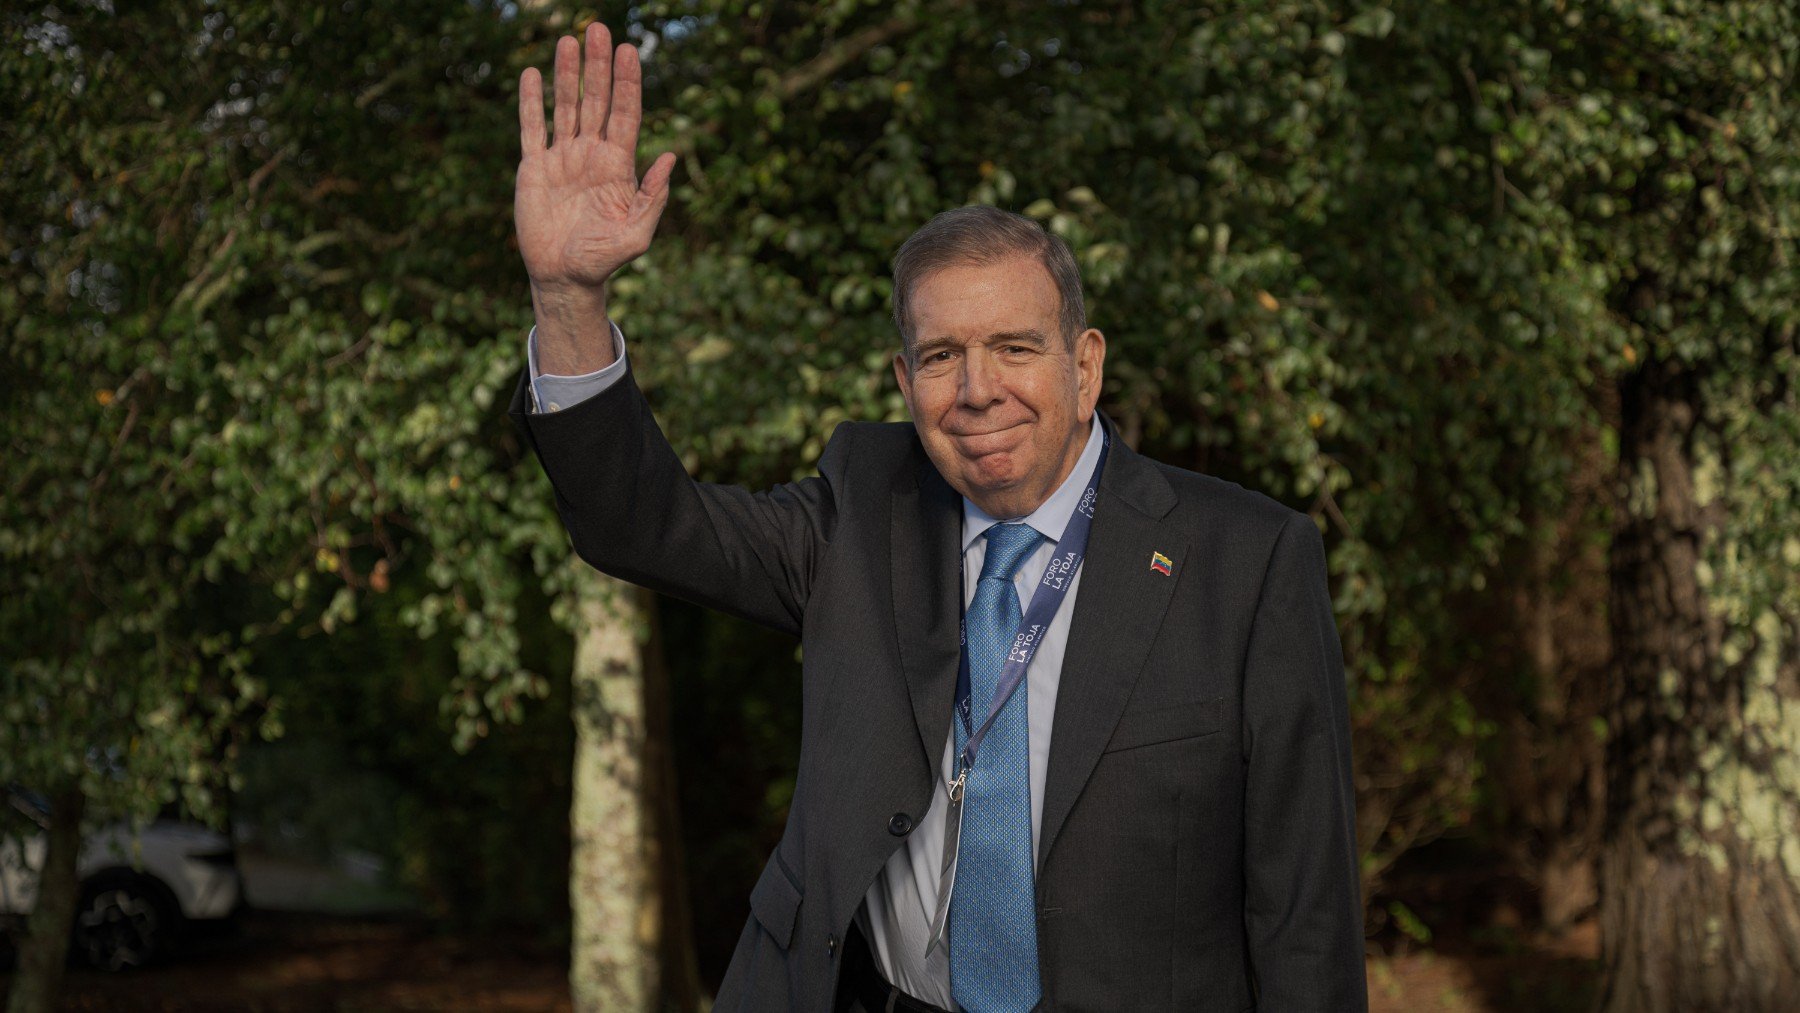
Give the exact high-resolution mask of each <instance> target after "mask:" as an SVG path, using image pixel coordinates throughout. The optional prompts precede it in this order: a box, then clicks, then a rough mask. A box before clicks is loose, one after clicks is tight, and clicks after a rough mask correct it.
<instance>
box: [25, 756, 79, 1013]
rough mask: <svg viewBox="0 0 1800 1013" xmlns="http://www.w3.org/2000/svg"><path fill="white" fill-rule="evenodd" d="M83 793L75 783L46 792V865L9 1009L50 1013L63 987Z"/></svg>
mask: <svg viewBox="0 0 1800 1013" xmlns="http://www.w3.org/2000/svg"><path fill="white" fill-rule="evenodd" d="M86 804H87V799H86V798H85V797H84V796H83V795H82V794H81V789H80V788H79V787H70V788H67V789H64V790H62V791H57V792H55V793H53V794H52V795H51V796H50V830H49V833H48V835H47V839H46V840H45V842H44V844H45V847H44V867H43V868H42V869H41V870H39V872H38V883H37V901H36V903H35V904H34V905H33V906H32V909H31V919H30V921H29V922H28V923H27V924H26V927H25V938H24V940H23V942H22V943H21V944H20V946H19V971H18V974H17V975H15V976H14V978H13V985H12V992H11V994H9V995H8V996H7V1001H6V1009H7V1013H50V1010H52V1009H54V1008H55V1007H56V997H57V994H58V993H59V992H60V991H61V990H62V977H63V965H64V963H65V962H66V961H67V960H68V956H69V933H70V930H71V929H72V928H73V926H74V923H75V902H76V899H77V894H78V892H79V887H80V880H79V878H78V877H77V875H76V869H77V863H78V861H79V860H80V857H81V814H82V810H83V809H84V808H85V807H86Z"/></svg>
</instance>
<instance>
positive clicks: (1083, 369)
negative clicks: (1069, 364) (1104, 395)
mask: <svg viewBox="0 0 1800 1013" xmlns="http://www.w3.org/2000/svg"><path fill="white" fill-rule="evenodd" d="M1105 373H1106V335H1104V334H1102V333H1100V330H1099V329H1098V328H1095V327H1090V328H1088V329H1087V330H1085V331H1082V332H1081V333H1080V334H1079V335H1077V336H1076V338H1075V394H1076V398H1077V401H1078V403H1079V404H1080V406H1081V421H1083V422H1086V421H1087V420H1089V419H1091V418H1093V417H1094V406H1095V405H1097V404H1099V403H1100V384H1101V381H1102V380H1103V379H1104V378H1105Z"/></svg>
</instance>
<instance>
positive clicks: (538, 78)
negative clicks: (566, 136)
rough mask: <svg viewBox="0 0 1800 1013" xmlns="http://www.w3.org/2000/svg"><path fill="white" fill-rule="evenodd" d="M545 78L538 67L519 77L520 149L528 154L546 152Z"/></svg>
mask: <svg viewBox="0 0 1800 1013" xmlns="http://www.w3.org/2000/svg"><path fill="white" fill-rule="evenodd" d="M544 144H545V141H544V78H543V75H541V74H539V73H538V69H537V68H536V67H526V68H525V72H524V73H523V74H520V75H519V148H520V150H521V151H522V152H523V153H524V154H526V155H530V154H534V153H536V152H539V151H543V150H544Z"/></svg>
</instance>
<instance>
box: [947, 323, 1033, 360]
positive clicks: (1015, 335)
mask: <svg viewBox="0 0 1800 1013" xmlns="http://www.w3.org/2000/svg"><path fill="white" fill-rule="evenodd" d="M980 343H981V344H985V345H998V344H1007V343H1010V344H1018V345H1032V346H1035V347H1038V348H1043V347H1045V346H1046V345H1048V344H1049V343H1050V342H1049V340H1048V339H1046V338H1045V337H1044V332H1043V331H1040V330H1038V329H1037V328H1035V327H1027V328H1025V329H1024V330H1022V331H995V332H994V333H992V334H989V335H988V336H987V337H985V338H983V339H982V340H981V342H980ZM961 347H963V343H962V342H960V341H957V340H956V339H955V338H952V337H950V336H948V335H945V336H943V337H936V338H925V339H924V340H922V341H919V342H918V343H917V344H915V345H914V346H913V354H914V355H916V356H918V357H919V358H921V359H923V358H925V357H926V356H928V355H931V354H933V353H935V352H939V351H942V350H943V349H946V348H961Z"/></svg>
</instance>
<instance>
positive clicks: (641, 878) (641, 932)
mask: <svg viewBox="0 0 1800 1013" xmlns="http://www.w3.org/2000/svg"><path fill="white" fill-rule="evenodd" d="M571 565H574V566H576V567H578V568H580V570H581V571H582V572H581V574H580V576H579V577H578V578H577V585H576V586H577V589H578V590H577V592H576V593H577V602H578V606H577V607H578V615H579V616H580V623H581V625H580V626H579V628H578V630H577V632H576V638H575V671H574V686H573V690H574V691H573V693H572V694H571V710H572V712H573V716H574V721H575V778H574V793H573V801H572V804H571V811H570V814H569V816H570V822H571V827H570V829H571V831H572V838H573V847H572V850H571V853H570V856H569V906H570V910H571V914H572V918H573V947H572V952H571V954H570V964H569V994H570V997H571V999H572V1000H573V1003H574V1006H575V1009H577V1010H582V1011H586V1010H606V1011H608V1013H611V1011H618V1013H649V1011H651V1010H654V1009H656V1008H657V998H658V997H657V995H656V990H657V983H658V981H659V980H660V968H659V966H658V960H657V958H658V953H657V943H658V941H659V940H660V939H661V936H662V908H661V905H660V903H659V900H658V897H657V889H656V886H657V884H656V875H655V869H656V865H655V839H654V830H655V820H654V816H653V812H654V810H653V809H652V808H651V807H650V803H651V799H650V798H649V797H648V796H649V785H648V784H647V783H646V764H645V751H644V744H645V728H646V726H645V711H644V662H643V650H642V646H641V639H640V635H641V634H642V633H643V615H642V612H641V611H640V610H639V608H638V604H637V594H636V592H635V590H634V589H633V588H632V587H630V586H629V585H627V584H624V583H621V582H619V581H616V580H614V579H612V578H611V577H606V576H603V575H601V574H599V573H597V572H595V571H594V570H592V569H590V568H589V567H588V566H587V565H586V564H585V563H581V562H579V561H577V562H574V563H572V564H571Z"/></svg>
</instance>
